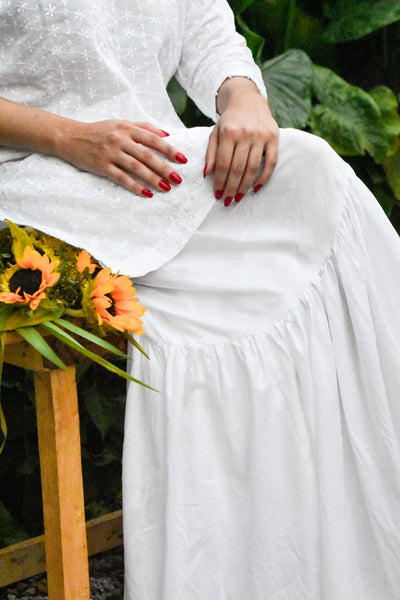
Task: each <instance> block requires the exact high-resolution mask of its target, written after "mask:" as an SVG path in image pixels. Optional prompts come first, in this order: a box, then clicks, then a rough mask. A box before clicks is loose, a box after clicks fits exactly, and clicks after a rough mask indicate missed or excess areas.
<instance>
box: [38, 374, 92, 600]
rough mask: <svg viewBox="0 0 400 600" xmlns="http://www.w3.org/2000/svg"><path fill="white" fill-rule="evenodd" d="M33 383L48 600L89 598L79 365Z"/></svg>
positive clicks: (40, 375) (41, 377) (40, 377)
mask: <svg viewBox="0 0 400 600" xmlns="http://www.w3.org/2000/svg"><path fill="white" fill-rule="evenodd" d="M34 383H35V399H36V418H37V429H38V438H39V456H40V472H41V480H42V497H43V517H44V530H45V546H46V565H47V582H48V591H49V598H51V600H90V590H89V569H88V560H87V542H86V528H85V511H84V500H83V484H82V466H81V446H80V433H79V413H78V398H77V392H76V383H75V368H74V367H71V368H70V369H69V370H68V371H63V370H61V369H54V370H52V371H50V370H43V371H35V372H34Z"/></svg>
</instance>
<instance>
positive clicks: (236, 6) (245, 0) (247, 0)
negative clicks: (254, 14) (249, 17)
mask: <svg viewBox="0 0 400 600" xmlns="http://www.w3.org/2000/svg"><path fill="white" fill-rule="evenodd" d="M254 2H255V0H229V4H230V5H231V8H232V10H233V12H234V13H235V14H237V13H241V12H243V11H244V10H246V8H247V7H248V6H251V5H252V4H254Z"/></svg>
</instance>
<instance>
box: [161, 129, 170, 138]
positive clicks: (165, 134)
mask: <svg viewBox="0 0 400 600" xmlns="http://www.w3.org/2000/svg"><path fill="white" fill-rule="evenodd" d="M160 131H161V133H163V134H164V136H163V137H168V136H169V133H168V131H164V129H160Z"/></svg>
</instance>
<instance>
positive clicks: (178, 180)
mask: <svg viewBox="0 0 400 600" xmlns="http://www.w3.org/2000/svg"><path fill="white" fill-rule="evenodd" d="M169 178H170V180H171V181H172V182H173V183H182V177H180V176H179V175H178V173H175V172H174V173H171V174H170V176H169Z"/></svg>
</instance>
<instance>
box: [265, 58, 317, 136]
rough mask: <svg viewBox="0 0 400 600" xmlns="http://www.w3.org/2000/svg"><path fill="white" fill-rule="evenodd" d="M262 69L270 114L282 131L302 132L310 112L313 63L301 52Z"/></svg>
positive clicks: (274, 60)
mask: <svg viewBox="0 0 400 600" xmlns="http://www.w3.org/2000/svg"><path fill="white" fill-rule="evenodd" d="M260 66H261V71H262V74H263V78H264V79H265V81H267V82H268V97H269V102H270V106H271V112H272V114H273V116H274V117H275V119H276V120H277V121H278V123H279V124H280V126H281V127H297V128H299V129H302V128H303V127H304V126H305V125H306V123H307V120H308V116H309V114H310V110H311V84H312V79H313V70H312V63H311V60H310V59H309V57H308V55H307V54H306V53H305V52H303V51H302V50H288V51H287V52H285V53H284V54H280V55H279V56H276V57H275V58H272V59H271V60H267V61H266V62H264V63H263V64H262V65H260Z"/></svg>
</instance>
